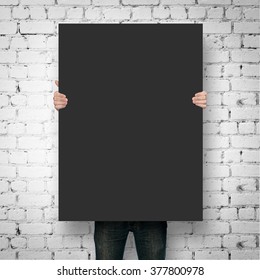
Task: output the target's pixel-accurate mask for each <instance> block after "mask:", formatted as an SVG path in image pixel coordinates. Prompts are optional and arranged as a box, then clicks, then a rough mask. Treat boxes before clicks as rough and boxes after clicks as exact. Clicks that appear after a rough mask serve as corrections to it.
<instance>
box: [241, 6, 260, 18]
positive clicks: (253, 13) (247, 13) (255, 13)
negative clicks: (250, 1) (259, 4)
mask: <svg viewBox="0 0 260 280" xmlns="http://www.w3.org/2000/svg"><path fill="white" fill-rule="evenodd" d="M244 17H245V19H249V20H254V19H259V8H250V9H244Z"/></svg>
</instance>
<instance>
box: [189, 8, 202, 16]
mask: <svg viewBox="0 0 260 280" xmlns="http://www.w3.org/2000/svg"><path fill="white" fill-rule="evenodd" d="M205 16H206V9H205V8H204V7H190V8H189V18H205Z"/></svg>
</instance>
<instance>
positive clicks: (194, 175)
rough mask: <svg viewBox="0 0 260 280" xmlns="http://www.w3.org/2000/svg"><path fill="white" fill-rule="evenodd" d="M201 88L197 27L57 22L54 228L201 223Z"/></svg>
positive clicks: (200, 28)
mask: <svg viewBox="0 0 260 280" xmlns="http://www.w3.org/2000/svg"><path fill="white" fill-rule="evenodd" d="M202 89H203V87H202V25H201V24H74V23H72V24H68V23H65V24H59V91H60V92H61V93H64V94H65V95H66V96H67V98H68V105H67V107H66V108H64V109H61V110H60V111H59V220H60V221H166V220H168V221H196V220H202V110H203V109H202V108H200V107H197V106H195V105H194V104H193V103H192V97H193V96H194V94H195V93H196V92H199V91H202Z"/></svg>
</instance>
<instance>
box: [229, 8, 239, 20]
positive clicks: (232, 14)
mask: <svg viewBox="0 0 260 280" xmlns="http://www.w3.org/2000/svg"><path fill="white" fill-rule="evenodd" d="M241 16H242V10H241V8H240V7H229V8H227V9H226V18H227V19H233V20H239V19H241Z"/></svg>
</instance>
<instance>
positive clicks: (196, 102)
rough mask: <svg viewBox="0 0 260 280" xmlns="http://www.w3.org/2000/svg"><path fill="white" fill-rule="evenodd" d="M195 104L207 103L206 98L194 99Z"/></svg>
mask: <svg viewBox="0 0 260 280" xmlns="http://www.w3.org/2000/svg"><path fill="white" fill-rule="evenodd" d="M193 103H194V104H206V101H204V100H198V101H194V102H193Z"/></svg>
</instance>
